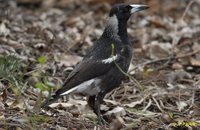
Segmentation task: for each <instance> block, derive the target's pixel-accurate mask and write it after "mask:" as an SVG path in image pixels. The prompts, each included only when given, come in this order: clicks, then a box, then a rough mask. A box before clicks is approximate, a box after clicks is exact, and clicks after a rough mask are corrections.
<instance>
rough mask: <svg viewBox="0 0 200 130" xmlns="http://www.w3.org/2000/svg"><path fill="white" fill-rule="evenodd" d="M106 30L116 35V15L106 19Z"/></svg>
mask: <svg viewBox="0 0 200 130" xmlns="http://www.w3.org/2000/svg"><path fill="white" fill-rule="evenodd" d="M107 28H109V29H111V30H110V31H111V32H112V33H113V34H114V35H117V34H118V19H117V16H116V15H113V16H111V17H108V22H107Z"/></svg>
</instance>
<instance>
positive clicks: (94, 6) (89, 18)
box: [0, 0, 200, 130]
mask: <svg viewBox="0 0 200 130" xmlns="http://www.w3.org/2000/svg"><path fill="white" fill-rule="evenodd" d="M114 2H115V1H109V2H108V1H104V0H84V1H83V2H81V3H80V2H79V1H78V0H73V1H72V0H60V1H58V2H57V1H55V0H45V1H41V0H37V1H34V2H33V1H31V0H25V1H24V0H17V1H12V0H10V1H7V2H3V3H2V5H0V6H1V9H0V13H1V16H0V43H1V44H0V56H1V57H0V59H1V58H2V57H5V56H15V57H16V58H17V59H18V60H20V62H19V63H18V64H19V66H13V67H14V68H15V67H16V68H17V70H16V71H15V69H14V68H13V70H14V71H8V70H6V69H2V68H0V69H1V71H2V72H1V74H0V76H1V77H0V79H1V80H0V128H1V129H59V130H60V129H74V130H77V129H94V130H99V129H111V130H118V129H136V130H146V129H164V130H165V129H166V130H168V129H170V130H176V129H180V130H181V129H188V130H189V129H194V130H198V129H200V124H199V123H200V118H199V117H200V98H199V95H200V73H199V72H200V62H199V61H200V26H199V25H200V20H199V19H200V16H199V12H200V3H199V2H198V0H191V1H180V0H179V1H172V0H168V1H162V2H161V1H158V0H155V1H145V2H146V4H148V5H150V6H151V8H150V9H149V10H148V11H144V12H142V13H139V14H136V15H135V16H133V18H131V20H130V21H129V23H128V24H129V28H128V32H129V34H130V40H131V42H132V43H133V48H134V54H133V56H134V58H133V60H132V64H131V67H130V70H129V73H130V74H131V76H133V77H134V78H135V79H136V80H137V81H138V82H139V84H140V86H142V88H141V87H139V86H138V84H135V83H133V82H132V80H131V79H129V78H128V77H127V80H126V81H124V82H123V83H122V84H121V87H120V88H117V89H116V90H114V91H112V92H111V93H109V94H108V95H107V96H106V99H105V100H104V101H105V103H104V104H103V105H102V107H101V109H102V110H103V111H104V112H105V115H104V116H105V118H106V119H107V120H108V122H109V124H106V125H105V126H98V125H96V123H97V121H96V116H95V114H94V113H93V112H92V111H91V109H89V107H88V105H87V98H85V97H83V96H80V95H73V96H70V97H63V98H62V99H59V100H58V101H57V102H56V103H53V104H52V105H50V109H49V110H40V108H38V107H39V103H41V101H40V100H43V99H45V98H47V97H48V94H49V93H53V92H54V91H55V90H56V89H58V88H59V87H60V86H62V84H63V81H64V79H65V78H66V77H67V75H68V74H69V73H70V71H72V69H73V67H74V66H75V65H76V64H77V63H78V62H79V61H80V60H81V59H82V57H83V56H84V55H85V54H86V52H87V49H88V48H89V47H91V46H92V45H93V42H94V41H95V40H96V39H97V38H98V37H99V36H100V35H101V33H102V31H103V28H104V26H105V25H104V23H105V21H106V17H107V15H106V14H107V13H108V11H109V9H110V8H111V5H110V4H111V3H114ZM135 2H141V1H139V0H137V1H135ZM8 59H9V57H8ZM0 64H1V65H0V67H1V66H3V65H5V62H2V63H0ZM10 72H12V74H11V73H10ZM6 73H7V74H11V75H12V76H9V77H8V78H5V76H3V75H2V74H6ZM8 79H9V80H8ZM38 84H40V85H38ZM47 88H50V90H51V91H48V90H47ZM21 90H23V91H21ZM42 90H43V91H42ZM41 91H42V92H41ZM36 110H37V111H36ZM184 123H189V124H190V125H184Z"/></svg>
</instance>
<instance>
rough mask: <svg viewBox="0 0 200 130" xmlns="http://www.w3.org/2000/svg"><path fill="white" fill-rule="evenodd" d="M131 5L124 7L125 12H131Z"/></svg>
mask: <svg viewBox="0 0 200 130" xmlns="http://www.w3.org/2000/svg"><path fill="white" fill-rule="evenodd" d="M130 9H131V7H130V6H129V5H128V6H126V7H125V8H124V9H123V13H129V12H130Z"/></svg>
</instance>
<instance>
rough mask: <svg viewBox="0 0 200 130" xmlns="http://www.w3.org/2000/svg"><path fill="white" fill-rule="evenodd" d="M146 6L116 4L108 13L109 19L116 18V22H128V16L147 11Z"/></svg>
mask: <svg viewBox="0 0 200 130" xmlns="http://www.w3.org/2000/svg"><path fill="white" fill-rule="evenodd" d="M148 8H149V6H147V5H139V4H116V5H114V6H113V8H112V9H111V11H110V14H109V17H113V16H116V17H117V19H118V20H126V21H127V20H128V19H129V18H130V16H131V15H132V14H133V13H135V12H138V11H141V10H145V9H148Z"/></svg>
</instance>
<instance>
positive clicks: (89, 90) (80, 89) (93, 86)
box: [61, 78, 101, 96]
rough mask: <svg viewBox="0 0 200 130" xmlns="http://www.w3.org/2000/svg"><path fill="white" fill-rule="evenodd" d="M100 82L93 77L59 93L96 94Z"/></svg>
mask: <svg viewBox="0 0 200 130" xmlns="http://www.w3.org/2000/svg"><path fill="white" fill-rule="evenodd" d="M100 82H101V80H100V79H98V78H94V79H91V80H88V81H85V82H83V83H81V84H79V85H77V86H75V87H74V88H71V89H70V90H68V91H66V92H64V93H62V94H61V96H64V95H68V94H70V93H82V94H87V95H91V96H92V95H95V94H97V93H98V92H99V91H100V89H99V83H100Z"/></svg>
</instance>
